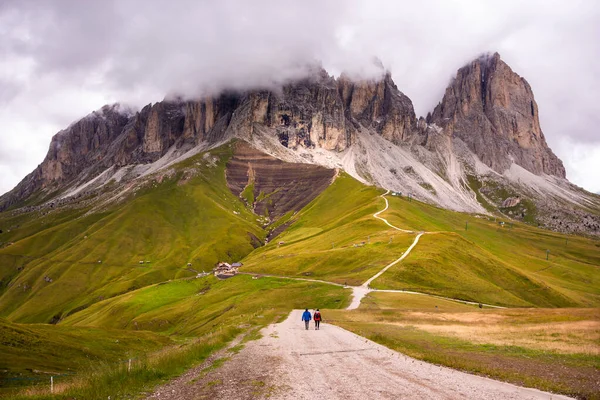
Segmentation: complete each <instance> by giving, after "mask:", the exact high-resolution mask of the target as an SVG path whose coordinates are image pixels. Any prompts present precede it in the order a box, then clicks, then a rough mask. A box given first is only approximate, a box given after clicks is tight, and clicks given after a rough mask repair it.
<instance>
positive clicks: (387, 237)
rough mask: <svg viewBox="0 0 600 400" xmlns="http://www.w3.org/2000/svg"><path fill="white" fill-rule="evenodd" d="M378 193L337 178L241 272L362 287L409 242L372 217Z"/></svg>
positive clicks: (251, 257)
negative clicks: (302, 278) (295, 277)
mask: <svg viewBox="0 0 600 400" xmlns="http://www.w3.org/2000/svg"><path fill="white" fill-rule="evenodd" d="M380 193H381V192H380V191H379V190H377V189H375V188H372V187H366V186H364V185H362V184H360V183H359V182H357V181H356V180H354V179H352V178H351V177H349V176H348V175H345V174H342V175H341V176H340V177H339V178H338V179H337V180H336V181H335V182H334V183H333V184H332V185H331V186H330V187H329V188H328V189H326V190H325V191H324V192H323V193H322V194H321V195H320V196H318V197H317V198H316V199H315V200H314V201H313V202H312V203H311V204H309V205H308V206H307V207H306V208H304V209H303V210H302V211H300V212H299V213H298V214H297V215H296V216H295V217H294V223H293V224H292V225H291V226H290V227H289V228H288V229H287V230H286V231H284V232H283V233H282V234H281V235H280V236H278V237H277V239H276V240H275V241H273V242H271V243H270V244H269V245H267V246H265V247H262V248H259V249H256V250H255V251H254V252H252V253H251V254H250V255H249V256H248V257H246V258H245V259H244V270H245V271H251V272H257V273H269V274H275V275H285V276H298V277H311V278H316V279H324V280H329V281H333V282H337V283H342V284H343V283H347V284H351V285H357V284H361V283H363V282H364V281H366V280H367V279H368V278H369V277H371V276H372V275H374V274H375V273H377V272H378V271H379V270H380V269H381V268H382V267H383V266H385V265H386V264H389V263H390V262H392V261H393V260H395V259H397V258H398V257H400V255H401V254H402V252H404V251H405V250H406V248H408V246H409V245H410V244H411V243H412V241H413V240H414V235H410V234H404V233H399V232H398V231H396V230H393V229H389V227H388V226H386V225H385V224H383V223H382V222H381V221H378V220H376V219H374V218H373V217H372V215H373V214H374V213H375V212H377V211H378V210H379V209H380V207H381V204H380V203H381V202H382V200H381V199H379V198H378V197H377V196H378V195H379V194H380ZM280 242H283V244H279V243H280Z"/></svg>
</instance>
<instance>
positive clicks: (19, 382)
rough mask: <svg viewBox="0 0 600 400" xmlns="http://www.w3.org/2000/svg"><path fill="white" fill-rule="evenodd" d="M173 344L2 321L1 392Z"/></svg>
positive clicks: (138, 335) (157, 338)
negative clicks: (9, 387) (2, 389)
mask: <svg viewBox="0 0 600 400" xmlns="http://www.w3.org/2000/svg"><path fill="white" fill-rule="evenodd" d="M171 343H172V340H171V339H169V338H168V337H166V336H163V335H158V334H154V333H151V332H124V331H121V330H106V329H97V328H88V327H85V328H74V327H63V326H53V325H45V324H15V323H12V322H9V321H6V320H4V319H0V353H1V354H2V357H0V371H1V372H0V387H6V386H26V385H31V384H32V383H37V382H39V381H44V382H47V381H49V379H50V378H49V377H50V376H51V375H52V376H55V377H57V378H56V379H59V377H61V378H60V379H66V378H62V377H68V376H71V375H75V374H76V373H77V372H78V371H81V370H86V369H90V368H94V367H96V366H97V365H102V364H118V363H121V362H123V361H124V360H127V359H129V358H139V357H141V356H143V355H144V354H146V353H148V352H149V351H154V350H157V349H159V348H162V347H164V346H166V345H169V344H171ZM0 393H1V391H0Z"/></svg>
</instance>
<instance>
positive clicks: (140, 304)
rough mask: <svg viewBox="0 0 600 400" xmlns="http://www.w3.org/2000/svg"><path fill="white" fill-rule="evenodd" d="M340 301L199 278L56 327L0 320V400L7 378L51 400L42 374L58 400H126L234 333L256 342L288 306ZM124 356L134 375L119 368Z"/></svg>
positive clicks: (144, 292) (331, 293)
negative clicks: (56, 385) (55, 387)
mask: <svg viewBox="0 0 600 400" xmlns="http://www.w3.org/2000/svg"><path fill="white" fill-rule="evenodd" d="M349 295H350V290H349V289H344V288H342V287H339V286H332V285H326V284H320V283H313V282H298V281H292V280H289V279H277V278H260V279H253V278H252V277H250V276H245V275H239V276H236V277H233V278H230V279H227V280H218V279H216V278H215V277H213V276H211V275H209V276H206V277H202V278H193V279H180V280H175V281H170V282H165V283H160V284H156V285H151V286H148V287H145V288H142V289H138V290H134V291H131V292H128V293H125V294H122V295H120V296H117V297H114V298H111V299H107V300H104V301H101V302H99V303H96V304H94V305H93V306H91V307H89V308H87V309H86V310H83V311H80V312H78V313H76V314H74V315H72V316H70V317H68V318H66V319H65V320H63V321H61V322H60V323H59V324H58V325H56V326H53V325H41V324H14V323H8V322H6V321H0V322H1V323H0V339H2V344H1V345H0V349H1V350H2V352H3V353H2V354H3V356H4V357H5V358H4V359H3V361H2V362H0V367H3V368H4V371H5V376H4V379H0V388H2V387H7V386H8V387H9V388H8V389H5V390H0V397H1V396H2V394H3V393H5V394H14V390H15V388H14V387H15V386H16V383H19V382H21V381H18V380H15V379H14V378H21V379H22V380H25V379H27V378H30V379H32V380H31V381H30V382H29V383H33V384H37V383H39V382H41V383H40V385H41V386H39V385H38V389H35V390H34V391H33V393H34V394H45V395H41V396H37V397H34V398H36V399H41V398H51V396H49V395H48V387H47V386H48V385H47V381H48V379H49V376H50V374H49V373H52V374H53V375H55V376H57V375H58V377H57V378H56V379H57V382H60V383H61V387H60V393H61V396H60V397H59V398H65V399H70V398H73V397H76V398H107V396H111V397H112V398H121V397H128V396H129V395H131V394H133V393H136V392H137V391H139V390H142V389H145V390H148V389H150V388H152V387H153V385H155V384H157V383H160V382H162V381H164V380H165V379H168V378H170V377H173V376H176V375H177V374H180V373H181V372H183V371H184V370H185V369H186V368H189V367H191V366H193V365H195V364H197V363H199V362H201V361H203V360H205V359H206V357H207V356H208V355H209V354H211V352H213V351H215V350H217V349H220V348H222V347H223V346H224V345H225V344H226V343H227V342H228V341H231V340H232V339H233V338H234V337H236V336H238V335H240V334H242V335H244V334H246V335H249V337H252V336H256V331H257V330H258V329H260V328H262V327H263V326H265V325H266V324H269V323H272V322H273V321H275V320H278V319H280V318H283V317H285V316H286V315H287V313H288V312H289V310H290V309H292V308H301V307H311V308H314V307H327V308H332V309H336V308H343V307H345V306H346V305H347V304H348V302H349ZM151 331H152V332H151ZM157 349H158V350H157ZM155 350H156V351H155ZM128 358H133V359H134V362H133V370H134V373H130V372H128V371H127V370H126V364H123V363H122V361H123V360H127V359H128ZM27 369H29V371H28V370H27ZM37 369H41V371H36V370H37ZM64 372H66V373H67V374H66V375H65V374H64ZM26 383H27V382H26ZM11 387H12V389H11ZM11 390H12V391H11ZM119 396H120V397H119ZM26 398H29V397H26Z"/></svg>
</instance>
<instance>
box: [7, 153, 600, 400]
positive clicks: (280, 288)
mask: <svg viewBox="0 0 600 400" xmlns="http://www.w3.org/2000/svg"><path fill="white" fill-rule="evenodd" d="M233 151H234V150H233V146H232V145H231V144H229V145H225V146H222V147H220V148H218V149H215V150H212V151H210V152H208V153H203V154H199V155H197V156H195V157H192V158H190V159H187V160H186V161H183V162H181V163H179V164H176V165H175V166H173V167H170V168H167V169H165V170H162V171H159V172H157V173H155V174H153V175H150V176H149V177H147V178H142V179H140V180H139V182H140V183H136V184H135V185H132V186H126V187H124V188H122V189H123V190H124V191H123V192H122V193H119V194H118V195H117V196H115V198H120V199H121V200H119V202H117V203H114V202H105V200H106V198H105V197H102V195H100V197H98V198H94V197H90V196H88V197H87V198H84V199H83V200H82V201H80V202H78V203H76V204H75V206H69V207H62V206H58V207H57V209H56V210H53V211H51V212H48V211H43V212H42V211H36V210H35V209H32V210H30V211H28V212H22V213H15V211H8V212H4V213H0V229H1V230H2V233H0V317H2V318H5V319H2V320H0V338H2V342H1V343H0V350H2V355H3V356H6V357H4V359H3V361H4V364H0V369H1V370H4V371H5V375H6V376H7V377H8V376H10V377H16V376H21V375H19V374H22V376H25V377H26V376H29V375H32V376H34V377H40V376H42V377H44V378H45V377H46V374H45V373H44V372H45V371H47V372H53V373H54V372H59V373H62V372H64V371H66V372H69V373H70V371H75V372H76V374H75V377H74V378H73V380H72V381H68V382H67V381H65V386H64V387H63V388H62V389H61V391H62V392H61V393H63V394H62V396H63V397H64V398H72V397H76V398H88V397H90V396H91V397H94V396H96V397H97V398H106V397H107V396H113V395H114V394H115V393H117V392H118V393H119V395H120V396H121V397H127V396H132V395H133V394H135V393H137V392H139V391H140V390H149V389H151V388H152V385H154V384H156V383H157V382H160V381H161V380H164V379H168V378H170V377H172V376H174V375H176V374H178V373H181V372H182V371H183V370H185V368H188V367H189V366H191V365H195V364H197V363H198V362H200V361H202V360H204V359H206V357H207V356H208V355H209V354H210V353H211V352H213V351H215V350H216V349H219V348H222V347H223V346H224V345H225V343H226V342H228V341H230V340H232V339H233V338H234V337H236V336H238V335H240V334H248V332H251V333H252V332H256V331H257V330H258V329H259V328H260V327H262V326H264V325H265V324H267V323H270V322H272V321H276V320H278V319H279V318H281V317H283V316H285V315H286V314H287V312H289V310H291V309H293V308H304V307H310V308H316V307H319V308H328V309H340V308H343V307H345V306H346V305H348V304H349V297H350V290H349V289H344V288H342V287H340V286H333V285H327V284H321V283H315V282H307V281H298V280H293V279H288V278H269V277H260V278H258V279H255V278H256V277H251V276H249V275H238V276H236V277H234V278H231V279H227V280H218V279H216V278H214V277H213V276H212V275H209V276H205V277H202V278H196V275H197V273H198V272H200V271H210V270H211V269H212V268H213V266H214V264H215V263H216V262H217V261H221V260H222V261H230V262H232V261H240V260H241V261H243V263H244V266H243V268H242V271H245V272H250V273H256V274H258V275H260V274H271V275H280V276H284V277H289V278H294V277H295V278H312V279H318V280H324V281H330V282H335V283H339V284H344V283H346V284H348V285H360V284H362V283H363V282H365V281H367V280H368V279H369V278H371V277H372V276H373V275H375V274H376V273H378V272H379V271H381V270H382V269H383V268H384V267H385V266H386V265H388V264H390V263H391V262H393V261H395V260H397V259H398V258H399V257H400V256H401V255H403V254H404V252H406V250H407V248H408V247H409V246H410V245H411V244H412V243H413V241H414V240H415V238H416V234H417V233H418V232H420V231H425V232H427V233H426V234H424V235H423V236H421V238H420V241H419V243H418V244H417V245H416V246H415V247H414V249H413V250H412V252H411V253H410V254H409V255H408V256H407V257H406V258H405V259H404V260H403V261H402V262H400V263H397V264H395V265H394V266H392V267H391V268H390V269H389V270H387V272H385V273H384V274H382V275H381V276H380V277H378V278H377V279H376V280H374V281H373V282H372V283H371V286H372V287H374V288H378V289H392V290H408V291H416V292H421V293H425V294H433V295H438V296H443V297H449V298H455V299H463V300H470V301H474V302H483V303H488V304H493V305H501V306H507V307H545V308H548V309H549V308H556V307H598V306H599V305H600V274H599V273H598V272H599V268H600V267H599V266H600V243H599V242H598V241H597V240H592V239H587V238H583V237H575V236H565V235H561V234H558V233H554V232H549V231H544V230H541V229H537V228H535V227H532V226H529V225H526V224H518V223H509V221H505V222H506V223H505V224H504V225H500V224H499V221H496V220H493V219H489V218H488V217H482V216H475V215H467V214H462V213H457V212H451V211H447V210H443V209H440V208H436V207H433V206H429V205H426V204H423V203H420V202H418V201H414V200H413V201H410V202H409V201H407V200H406V199H405V198H400V197H393V196H388V197H387V198H388V199H389V209H388V210H387V211H386V212H385V213H383V214H382V215H381V217H383V218H387V219H388V220H389V222H390V223H392V224H394V225H395V226H398V227H400V228H404V229H409V230H412V231H414V233H405V232H401V231H398V230H395V229H392V228H391V227H389V226H388V225H386V224H385V223H383V222H382V221H380V220H378V219H375V218H373V214H374V213H376V212H378V211H380V210H382V209H383V207H384V206H385V201H384V200H383V199H382V198H381V197H380V195H381V194H382V193H383V191H382V190H381V189H378V188H374V187H370V186H365V185H363V184H361V183H360V182H358V181H356V180H354V179H353V178H351V177H350V176H348V175H346V174H344V173H342V174H340V176H339V177H338V178H337V179H336V180H335V181H334V183H333V184H332V185H331V186H329V187H328V188H327V189H326V190H324V191H323V192H322V193H321V194H320V195H319V196H318V197H316V198H315V199H314V200H313V201H312V202H311V203H310V204H309V205H308V206H306V207H304V208H303V209H302V210H300V211H298V212H289V213H287V214H286V215H284V216H283V217H282V218H281V219H280V220H278V221H275V223H274V224H273V225H271V226H263V223H264V222H265V221H266V219H265V218H261V217H259V216H257V215H255V214H253V213H252V212H251V210H250V208H249V207H248V206H247V205H246V204H245V202H244V201H243V200H242V199H240V198H238V197H236V196H234V195H233V194H232V193H231V191H230V190H229V189H228V186H227V181H226V176H225V175H226V174H225V170H226V164H227V161H228V160H229V159H230V158H231V156H232V152H233ZM108 186H109V187H111V188H112V189H111V190H114V189H115V188H118V187H119V186H118V185H117V184H116V183H115V182H113V183H110V184H109V185H108ZM242 195H243V193H242ZM284 227H285V229H283V230H282V228H284ZM274 229H277V230H278V231H279V230H282V233H281V234H279V235H278V236H275V237H274V238H271V240H270V243H268V244H267V245H265V246H263V245H262V244H263V243H264V242H265V238H266V237H267V232H272V231H273V230H274ZM546 250H549V253H547V251H546ZM547 254H548V256H549V259H548V260H546V256H547ZM140 261H144V263H142V264H140V263H139V262H140ZM188 263H191V264H192V265H191V266H188ZM399 304H402V306H399ZM434 304H435V306H438V307H439V308H436V309H435V312H438V311H448V312H472V311H473V307H471V306H468V305H457V304H455V303H453V302H450V301H445V300H441V299H437V298H436V299H433V298H431V297H427V296H418V297H414V296H410V295H406V294H401V293H383V292H378V293H371V294H370V295H369V296H368V297H367V298H365V299H364V300H363V303H362V306H361V309H360V310H359V311H358V312H357V313H354V314H345V313H343V312H334V313H332V314H331V315H332V316H335V317H339V318H350V317H348V315H350V316H351V319H352V322H353V323H354V322H356V323H358V324H359V325H360V327H361V329H364V332H366V333H365V334H367V336H370V337H373V338H374V340H377V341H380V342H382V343H384V344H386V345H390V346H391V347H395V346H396V347H398V348H400V349H404V347H402V346H408V347H407V348H409V350H410V349H411V348H412V347H411V346H416V347H418V348H419V349H420V350H419V351H418V352H416V353H415V354H417V353H419V354H421V356H422V358H424V359H427V356H426V355H423V354H424V353H423V354H422V351H425V350H422V349H430V348H436V347H435V346H434V347H431V343H434V344H435V343H438V342H439V343H442V342H443V343H442V344H444V345H447V346H446V347H444V349H445V350H444V351H445V352H446V351H447V352H446V353H444V354H445V355H444V356H443V357H442V358H444V357H450V356H448V354H450V353H452V351H453V349H454V348H455V347H456V346H459V347H460V346H462V344H464V343H463V342H462V341H461V340H463V339H464V338H455V337H453V338H451V340H450V339H448V340H447V338H446V337H445V336H444V337H443V338H441V336H440V335H441V334H440V333H439V332H438V331H436V330H435V329H434V328H431V326H429V325H435V324H437V322H436V323H435V324H434V323H433V322H431V321H426V323H425V322H423V323H421V325H420V326H421V328H419V329H422V330H424V331H427V332H429V333H428V334H429V336H427V335H422V334H421V331H419V330H415V329H414V328H410V327H398V326H396V325H397V324H398V323H400V322H401V321H399V319H402V318H405V317H406V318H409V317H410V318H413V317H414V318H417V317H416V316H415V315H416V314H415V315H413V314H410V315H409V314H406V313H402V312H399V311H398V310H399V309H407V308H411V307H412V309H413V310H427V311H431V310H428V309H430V308H431V307H432V306H434ZM475 310H478V309H475ZM484 311H485V310H484ZM588 311H589V312H590V313H593V311H590V310H587V311H586V314H585V318H584V319H581V321H584V322H585V323H588V322H589V321H591V322H592V323H593V322H594V321H592V320H591V319H590V318H588V314H587V312H588ZM419 312H420V311H419ZM417 314H418V312H417ZM502 315H503V314H502ZM359 317H360V318H359ZM384 317H385V318H387V320H386V321H387V322H388V324H387V325H389V326H383V325H385V324H383V323H381V324H380V325H381V326H379V325H377V324H379V322H381V318H384ZM494 318H496V317H494ZM498 318H499V317H498ZM502 318H504V317H502ZM388 320H389V321H388ZM588 320H589V321H588ZM377 321H379V322H377ZM544 321H545V320H544ZM578 321H579V320H578ZM48 322H52V323H57V325H56V326H48V325H41V324H38V323H48ZM430 322H431V323H430ZM542 322H543V321H542ZM576 322H577V321H576ZM24 323H33V324H31V325H26V324H24ZM428 324H429V325H428ZM342 325H343V323H342ZM343 326H345V325H343ZM357 326H358V325H357ZM353 329H354V328H353ZM436 329H437V328H436ZM532 329H533V328H532ZM536 329H537V326H536ZM557 329H558V328H557ZM407 332H408V333H407ZM405 334H406V335H405ZM442 336H443V335H442ZM395 338H402V339H401V341H403V342H402V343H404V344H403V345H402V346H400V345H398V343H396V344H394V343H395V342H394V340H396V339H395ZM117 341H118V342H117ZM119 343H120V344H122V345H119ZM407 343H408V344H407ZM411 343H412V344H411ZM439 343H438V344H439ZM586 343H587V342H586ZM436 346H437V344H436ZM469 346H471V345H469ZM473 346H474V347H473V348H472V350H473V352H474V353H477V354H479V353H480V351H485V350H486V349H485V348H482V347H481V346H484V347H485V344H481V343H476V344H475V345H473ZM413 349H414V348H413ZM512 350H514V349H512ZM512 350H511V348H509V347H507V348H506V349H504V348H503V350H501V351H500V352H499V353H498V354H500V353H502V354H505V353H507V352H510V351H512ZM407 351H408V350H407ZM536 351H537V350H536ZM447 353H448V354H447ZM467 353H469V354H471V351H470V350H469V352H467ZM525 353H526V355H531V356H535V357H537V356H538V355H539V354H537V353H536V352H535V351H531V352H530V351H529V350H527V351H526V352H525ZM137 354H139V355H142V354H143V358H144V360H145V361H144V362H140V363H139V365H136V366H135V368H134V369H135V373H134V374H128V373H125V372H124V371H122V370H121V369H117V370H115V369H114V368H113V367H112V366H113V364H111V363H113V362H117V361H118V360H119V359H122V358H127V357H131V356H132V355H137ZM465 354H466V353H465ZM469 354H467V355H465V357H463V358H464V359H468V355H469ZM494 354H496V353H494ZM482 357H483V356H482ZM541 357H542V358H543V360H542V361H543V362H542V363H541V364H540V365H542V364H543V365H546V364H545V363H546V361H547V360H551V359H552V357H549V358H548V357H546V355H542V356H541ZM448 359H449V358H448ZM448 359H446V358H445V360H446V361H444V360H441V361H440V362H443V363H446V365H454V364H453V363H454V362H455V360H454V359H453V360H454V361H452V362H449V361H448V362H447V360H448ZM490 359H491V358H490ZM89 360H92V361H93V363H92V364H93V365H94V367H90V365H89V363H88V361H89ZM486 360H488V359H486ZM507 360H509V361H510V357H509V358H507ZM586 360H587V361H585V362H583V363H582V364H581V365H578V366H576V367H577V368H579V367H582V368H584V369H585V368H588V367H589V366H590V365H592V364H590V363H591V362H596V361H595V359H589V360H588V359H586ZM590 360H591V361H590ZM463 361H464V360H463ZM588 361H589V362H588ZM507 362H508V361H507ZM569 362H570V361H569ZM98 363H100V364H101V365H102V366H101V367H97V365H98ZM461 363H462V361H461ZM456 365H460V367H461V368H465V369H469V368H474V367H473V366H472V363H471V364H469V363H468V362H466V361H465V362H464V363H463V364H460V363H459V364H456ZM93 368H99V369H98V370H97V371H92V369H93ZM577 368H576V371H575V370H574V371H575V372H574V373H579V372H577V371H579V369H577ZM28 369H29V370H28ZM34 370H36V371H38V372H34ZM24 371H25V372H24ZM27 374H29V375H27ZM499 376H501V375H499ZM69 379H70V378H69ZM115 382H118V384H115ZM115 385H116V386H115ZM119 385H120V386H119ZM115 387H117V389H115ZM109 389H110V390H113V389H114V390H117V392H114V391H110V390H109ZM40 393H41V392H40ZM0 394H1V393H0ZM44 396H47V395H46V394H42V395H41V397H39V398H48V397H44ZM113 398H114V397H113Z"/></svg>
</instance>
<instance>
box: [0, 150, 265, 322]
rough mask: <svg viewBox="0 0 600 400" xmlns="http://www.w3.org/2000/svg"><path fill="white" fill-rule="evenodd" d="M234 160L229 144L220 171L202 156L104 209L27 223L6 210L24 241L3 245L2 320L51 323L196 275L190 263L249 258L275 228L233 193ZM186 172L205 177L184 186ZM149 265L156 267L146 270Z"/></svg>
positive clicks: (206, 266) (220, 153)
mask: <svg viewBox="0 0 600 400" xmlns="http://www.w3.org/2000/svg"><path fill="white" fill-rule="evenodd" d="M230 155H231V149H230V148H229V147H228V146H225V147H222V148H219V149H217V150H214V151H213V152H212V156H214V157H217V158H218V160H219V161H218V163H217V165H216V166H210V165H205V164H204V163H203V161H202V160H203V158H202V157H203V156H202V155H199V156H197V157H195V158H192V159H188V160H186V161H184V162H183V163H181V164H179V165H178V166H177V167H176V168H175V169H174V173H173V174H166V175H165V176H160V175H159V176H154V177H153V178H151V179H150V180H149V181H148V182H147V183H146V186H145V187H143V188H142V189H140V190H138V192H137V193H136V194H135V195H132V198H131V199H130V201H128V202H126V203H124V204H123V205H121V206H118V207H116V208H115V209H111V210H108V211H106V212H103V213H97V214H91V215H88V216H81V215H80V214H79V212H74V213H73V214H71V215H70V217H69V215H66V214H68V213H67V212H64V213H66V214H65V215H63V212H60V213H58V214H56V215H52V216H44V217H42V218H41V219H40V220H39V221H37V222H33V221H30V222H27V223H25V222H22V221H20V224H19V223H16V221H12V220H11V218H12V217H10V216H7V215H4V214H2V215H1V216H0V218H6V219H5V220H4V221H3V222H7V221H8V222H7V223H9V225H10V226H19V227H18V228H15V229H14V230H11V232H10V234H11V235H15V236H13V237H11V240H12V239H13V238H14V239H15V240H16V239H18V237H17V236H16V235H19V233H18V232H19V231H22V232H21V233H20V235H22V237H21V236H19V237H21V238H20V239H19V240H17V241H16V242H15V243H14V244H13V245H11V246H9V247H6V248H4V249H0V279H1V280H2V282H4V284H3V285H2V286H3V287H2V291H3V293H2V297H1V298H0V315H1V316H4V317H6V318H9V319H10V320H13V321H17V322H49V321H51V320H57V319H60V318H64V317H65V316H66V315H69V314H71V313H73V312H75V311H78V310H80V309H83V308H86V307H88V306H89V305H91V304H93V303H96V302H97V301H100V300H102V299H104V298H110V297H114V296H116V295H118V294H121V293H125V292H128V291H132V290H135V289H137V288H141V287H144V286H147V285H150V284H153V283H156V282H161V281H166V280H168V279H173V278H178V277H183V276H190V275H193V274H194V273H193V272H190V271H188V270H187V269H186V265H187V263H188V262H191V263H192V264H193V268H194V269H195V270H198V271H201V270H211V269H212V268H213V266H214V264H215V263H216V262H217V261H219V260H223V261H229V262H233V261H238V260H240V259H241V258H243V257H244V256H245V255H246V254H248V253H249V252H251V251H252V250H253V246H252V240H251V235H253V236H255V237H257V238H259V240H263V238H264V236H265V232H264V231H263V230H262V229H261V228H260V227H259V226H258V225H257V223H256V221H255V218H254V216H253V214H252V213H251V212H250V211H249V210H247V209H246V207H245V206H244V205H243V203H242V202H241V201H240V199H238V198H236V197H235V196H233V194H232V193H231V192H230V191H229V190H228V189H227V186H226V184H225V178H224V168H225V162H226V160H227V159H228V157H230ZM182 171H188V175H189V171H193V174H195V175H194V176H193V177H192V178H191V179H189V180H187V181H186V183H185V184H181V183H180V180H181V179H182V176H183V172H182ZM186 179H188V178H186ZM234 211H235V212H237V213H238V214H234ZM11 221H12V222H11ZM30 225H31V227H30ZM36 229H37V230H38V231H37V232H35V231H36ZM34 232H35V233H34ZM3 235H4V234H3ZM99 260H101V263H98V261H99ZM140 260H143V261H151V263H150V264H149V265H147V264H144V265H143V266H141V265H139V264H138V261H140ZM19 267H23V269H22V270H21V271H18V268H19ZM45 276H48V277H50V278H51V279H52V280H53V281H52V282H51V283H48V282H47V281H45V280H44V277H45ZM8 282H10V286H8V284H9V283H8Z"/></svg>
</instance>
